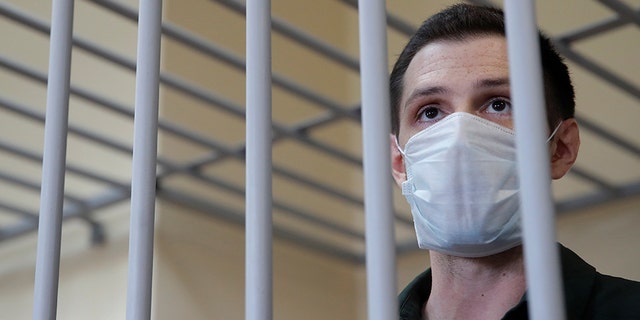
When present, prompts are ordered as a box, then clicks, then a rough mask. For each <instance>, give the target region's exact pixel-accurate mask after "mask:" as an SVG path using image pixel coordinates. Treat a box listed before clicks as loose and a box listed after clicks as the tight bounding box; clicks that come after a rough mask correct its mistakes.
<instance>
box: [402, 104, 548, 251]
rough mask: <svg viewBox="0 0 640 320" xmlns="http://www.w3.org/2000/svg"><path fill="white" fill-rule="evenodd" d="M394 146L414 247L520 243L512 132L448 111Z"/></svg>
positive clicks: (499, 247) (489, 247)
mask: <svg viewBox="0 0 640 320" xmlns="http://www.w3.org/2000/svg"><path fill="white" fill-rule="evenodd" d="M558 127H559V125H558ZM558 127H556V129H555V130H554V132H553V133H552V135H551V137H553V135H554V134H555V132H556V131H557V129H558ZM551 137H550V138H549V140H550V139H551ZM398 150H399V151H400V152H401V153H402V155H403V157H404V164H405V169H406V174H407V180H406V181H405V182H403V183H402V194H403V195H404V196H405V197H406V199H407V201H408V202H409V204H410V205H411V213H412V215H413V220H414V225H415V229H416V235H417V238H418V246H419V247H420V248H423V249H429V250H435V251H439V252H442V253H445V254H450V255H454V256H461V257H483V256H489V255H492V254H496V253H499V252H502V251H505V250H507V249H510V248H513V247H515V246H518V245H519V244H521V243H522V232H521V221H520V209H519V198H518V193H519V184H518V178H517V168H516V161H515V158H516V149H515V136H514V132H513V130H511V129H509V128H506V127H503V126H500V125H498V124H496V123H494V122H491V121H488V120H485V119H482V118H480V117H477V116H474V115H472V114H469V113H464V112H459V113H453V114H451V115H449V116H447V117H446V118H445V119H443V120H441V121H439V122H438V123H436V124H434V125H432V126H430V127H428V128H426V129H424V130H423V131H420V132H419V133H417V134H416V135H414V136H413V137H411V138H410V139H409V141H408V142H407V144H406V145H405V149H404V150H402V149H400V147H399V146H398Z"/></svg>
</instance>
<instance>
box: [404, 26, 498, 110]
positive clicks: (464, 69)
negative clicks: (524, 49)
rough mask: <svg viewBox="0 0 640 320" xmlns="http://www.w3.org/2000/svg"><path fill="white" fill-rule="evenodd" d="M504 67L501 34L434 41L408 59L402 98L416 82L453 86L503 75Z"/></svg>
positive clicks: (412, 88) (419, 83)
mask: <svg viewBox="0 0 640 320" xmlns="http://www.w3.org/2000/svg"><path fill="white" fill-rule="evenodd" d="M508 68H509V64H508V59H507V44H506V40H505V38H504V37H503V36H500V35H486V36H478V37H469V38H465V39H463V40H439V41H435V42H432V43H429V44H427V45H426V46H424V47H422V49H420V50H419V51H418V52H417V53H416V55H415V56H414V57H413V59H412V60H411V62H410V63H409V67H408V68H407V71H406V73H405V77H404V88H403V94H402V96H403V99H402V100H403V101H404V99H406V95H407V93H409V92H411V91H412V90H414V89H415V87H416V86H421V85H435V84H437V85H452V86H456V85H457V84H460V85H462V84H463V83H464V82H468V81H476V80H479V79H482V78H486V77H496V76H500V77H505V76H508V73H509V69H508ZM461 80H464V81H463V82H460V81H461Z"/></svg>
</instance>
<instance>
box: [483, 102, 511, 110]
mask: <svg viewBox="0 0 640 320" xmlns="http://www.w3.org/2000/svg"><path fill="white" fill-rule="evenodd" d="M487 112H489V113H510V112H511V103H510V102H508V101H505V100H493V101H491V102H490V103H489V107H488V108H487Z"/></svg>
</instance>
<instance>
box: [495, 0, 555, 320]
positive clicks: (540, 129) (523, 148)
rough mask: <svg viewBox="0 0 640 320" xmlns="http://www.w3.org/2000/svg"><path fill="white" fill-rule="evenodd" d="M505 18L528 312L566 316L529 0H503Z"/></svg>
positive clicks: (538, 318) (535, 315) (533, 315)
mask: <svg viewBox="0 0 640 320" xmlns="http://www.w3.org/2000/svg"><path fill="white" fill-rule="evenodd" d="M504 6H505V22H506V34H507V44H508V52H509V65H510V78H511V96H512V99H513V103H514V105H515V106H516V107H515V108H514V113H515V114H514V117H515V119H514V126H515V129H516V130H515V131H516V145H517V146H518V148H517V157H518V175H519V177H520V199H521V200H520V201H521V208H522V224H523V235H524V255H525V263H526V277H527V285H528V289H527V290H528V291H527V298H528V300H529V315H530V317H531V319H534V320H541V319H545V320H550V319H564V316H565V312H564V298H563V294H562V292H563V291H562V278H561V277H560V254H559V250H558V245H557V243H556V234H555V215H554V208H553V199H552V196H551V191H550V187H551V177H550V176H551V175H550V167H549V159H550V158H549V151H548V150H547V148H548V147H547V143H546V133H547V132H548V128H547V121H546V116H545V101H544V89H543V82H542V68H541V58H540V45H539V41H538V30H537V27H536V17H535V2H534V1H533V0H528V1H525V0H506V1H505V3H504Z"/></svg>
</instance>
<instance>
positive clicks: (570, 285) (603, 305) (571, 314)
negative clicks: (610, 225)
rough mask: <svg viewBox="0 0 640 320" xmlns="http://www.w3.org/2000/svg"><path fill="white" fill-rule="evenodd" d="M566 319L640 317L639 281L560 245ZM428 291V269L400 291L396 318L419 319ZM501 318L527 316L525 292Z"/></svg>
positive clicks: (429, 284)
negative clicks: (600, 267) (601, 270)
mask: <svg viewBox="0 0 640 320" xmlns="http://www.w3.org/2000/svg"><path fill="white" fill-rule="evenodd" d="M560 258H561V261H562V278H563V280H564V294H565V307H566V308H567V319H568V320H574V319H589V320H615V319H619V320H623V319H625V320H626V319H640V282H636V281H631V280H626V279H622V278H616V277H611V276H607V275H603V274H600V273H598V272H597V271H596V269H595V268H594V267H592V266H590V265H589V264H588V263H586V262H585V261H584V260H582V259H581V258H580V257H578V255H576V254H575V253H574V252H573V251H571V250H569V249H567V248H565V247H564V246H560ZM430 292H431V269H428V270H426V271H425V272H423V273H422V274H420V275H419V276H418V277H416V278H415V279H414V280H413V281H412V282H411V283H410V284H409V285H407V287H406V288H405V289H404V290H403V291H402V293H400V296H399V297H398V299H399V306H400V320H422V309H423V306H424V304H425V303H426V302H427V299H429V293H430ZM502 319H505V320H510V319H529V316H528V314H527V296H526V294H525V295H524V296H523V297H522V299H521V300H520V303H518V305H516V306H515V307H513V309H511V310H509V312H507V313H506V314H505V315H504V317H503V318H502Z"/></svg>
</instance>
